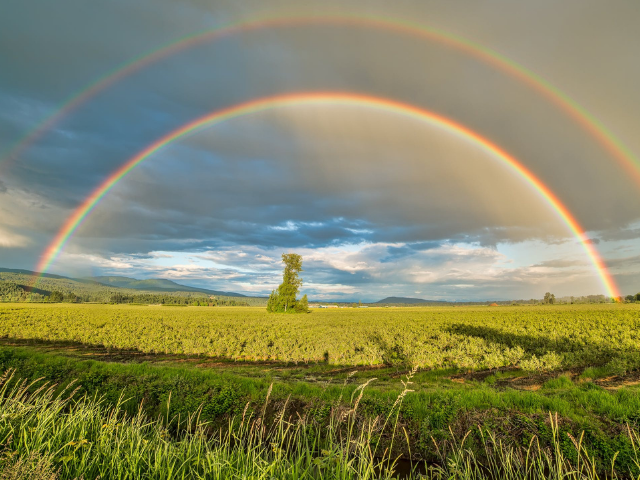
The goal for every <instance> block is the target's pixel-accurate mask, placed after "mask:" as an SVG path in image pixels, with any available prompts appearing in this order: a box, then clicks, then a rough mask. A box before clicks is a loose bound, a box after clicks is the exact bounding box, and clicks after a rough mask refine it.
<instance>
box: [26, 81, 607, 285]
mask: <svg viewBox="0 0 640 480" xmlns="http://www.w3.org/2000/svg"><path fill="white" fill-rule="evenodd" d="M311 104H332V105H336V104H337V105H355V106H361V107H369V108H377V109H379V110H383V111H387V112H395V113H398V114H402V115H405V116H408V117H411V118H414V119H417V120H421V121H426V122H428V123H430V124H433V125H436V126H439V127H441V128H444V129H446V130H448V131H450V132H453V133H456V134H458V135H459V136H461V137H462V138H464V139H466V140H470V141H472V142H473V143H475V144H476V145H478V146H480V147H482V148H483V149H485V150H486V151H488V152H489V153H491V154H492V155H493V156H495V157H496V158H497V159H498V160H500V161H502V162H503V163H504V164H505V165H507V166H508V167H509V168H511V169H512V171H514V172H515V173H517V174H518V175H519V176H520V177H521V178H523V179H524V180H525V181H526V182H527V183H528V184H529V185H531V187H533V188H534V189H535V190H536V191H537V192H538V193H539V194H540V195H541V196H542V198H543V199H544V200H545V201H546V202H547V203H548V204H549V205H550V206H551V207H552V208H553V210H554V211H555V212H556V214H557V215H558V217H559V218H560V219H561V220H562V221H563V222H564V223H565V224H566V225H567V227H568V228H569V230H570V231H571V232H572V234H573V235H574V236H575V237H576V238H577V239H578V241H579V242H580V244H581V245H582V247H583V248H584V250H585V252H586V253H587V256H588V258H589V260H590V261H591V263H592V264H593V266H594V267H595V269H596V272H597V273H598V276H599V278H600V280H601V282H602V285H603V286H604V288H605V290H606V292H607V294H608V295H609V296H611V297H613V298H617V297H619V296H620V294H619V290H618V287H617V285H616V283H615V281H614V279H613V278H612V277H611V275H610V274H609V272H608V270H607V267H606V265H605V263H604V261H603V259H602V257H601V256H600V253H599V252H598V251H597V250H596V248H595V247H594V245H593V244H592V242H590V241H589V239H588V238H587V236H586V234H585V233H584V229H583V228H582V227H581V226H580V224H579V223H578V221H577V219H576V218H575V217H574V216H573V215H572V214H571V212H570V211H569V209H568V208H567V207H566V206H565V205H564V204H563V203H562V202H561V201H560V199H559V198H558V197H557V196H556V195H555V194H554V193H553V192H552V191H551V190H550V189H549V187H547V186H546V185H545V184H544V183H543V182H542V181H541V180H540V179H539V178H538V177H536V176H535V175H534V174H533V173H532V172H531V171H530V170H528V169H527V168H526V167H525V166H524V165H523V164H522V163H521V162H519V161H518V160H516V159H515V158H514V157H513V156H511V155H510V154H508V153H507V152H506V151H504V150H503V149H502V148H500V147H499V146H497V145H495V144H494V143H493V142H491V141H490V140H488V139H487V138H485V137H483V136H481V135H480V134H478V133H476V132H474V131H473V130H471V129H469V128H468V127H466V126H464V125H461V124H459V123H457V122H455V121H453V120H451V119H449V118H446V117H444V116H441V115H439V114H436V113H433V112H430V111H429V110H426V109H423V108H420V107H416V106H413V105H409V104H405V103H401V102H398V101H395V100H390V99H386V98H380V97H374V96H369V95H362V94H357V93H336V92H306V93H292V94H286V95H276V96H270V97H263V98H258V99H255V100H250V101H248V102H244V103H241V104H237V105H233V106H230V107H227V108H224V109H221V110H216V111H214V112H212V113H209V114H207V115H204V116H202V117H200V118H198V119H196V120H193V121H191V122H189V123H187V124H185V125H183V126H182V127H179V128H177V129H176V130H173V131H172V132H170V133H168V134H167V135H165V136H163V137H161V138H160V139H158V140H156V141H155V142H153V143H152V144H150V145H149V146H147V147H146V148H144V149H143V150H142V151H140V152H139V153H138V154H137V155H135V156H134V157H132V158H131V159H129V160H128V161H127V162H126V163H124V164H123V165H122V166H121V167H120V168H118V169H117V170H116V171H115V172H113V173H112V174H111V175H110V176H109V177H108V178H107V179H106V180H105V181H104V182H103V183H102V184H100V185H99V186H98V187H97V188H96V189H95V190H93V192H92V193H91V194H90V195H89V196H88V197H87V198H86V199H85V200H84V201H83V202H82V204H81V205H80V206H78V207H77V208H76V210H75V211H74V212H73V213H72V215H71V216H70V217H69V218H68V219H67V220H66V221H65V223H64V225H63V226H62V228H61V229H60V231H59V232H58V233H57V234H56V236H55V237H54V239H53V240H52V241H51V243H50V244H49V245H48V246H47V248H46V249H45V250H44V252H43V254H42V256H41V258H40V261H39V262H38V265H37V267H36V272H39V273H37V274H36V275H37V277H36V278H35V279H34V281H33V285H34V286H35V284H36V283H37V280H38V279H39V278H40V276H42V274H44V273H45V272H46V271H47V270H48V268H49V267H50V266H51V264H52V263H53V261H54V260H55V259H56V258H57V256H58V255H59V254H60V252H61V251H62V249H63V248H64V247H65V245H66V243H67V242H68V240H69V239H70V238H71V236H72V235H73V233H74V232H75V231H76V230H77V228H78V227H79V226H80V225H81V224H82V222H83V221H84V220H85V219H86V218H87V217H88V215H89V214H90V213H91V212H92V211H93V210H94V208H95V207H96V206H97V205H98V203H99V202H100V200H101V199H102V198H104V196H105V195H106V194H107V193H108V192H109V191H110V190H111V189H112V188H113V187H114V186H115V185H116V184H117V183H118V182H119V181H120V180H122V179H123V178H124V177H125V176H126V175H127V174H128V173H129V172H131V171H132V170H133V169H134V168H135V167H136V166H137V165H139V164H140V163H141V162H143V161H144V160H145V159H147V158H148V157H149V156H151V155H152V154H154V153H155V152H157V151H158V150H160V149H162V148H163V147H165V146H167V145H169V144H170V143H172V142H174V141H177V140H179V139H181V138H183V137H185V136H186V135H189V134H191V133H193V132H195V131H197V130H199V129H201V128H203V127H206V126H210V125H212V124H215V123H220V122H222V121H225V120H229V119H232V118H236V117H240V116H243V115H248V114H251V113H255V112H260V111H264V110H269V109H273V108H277V107H284V106H289V105H311Z"/></svg>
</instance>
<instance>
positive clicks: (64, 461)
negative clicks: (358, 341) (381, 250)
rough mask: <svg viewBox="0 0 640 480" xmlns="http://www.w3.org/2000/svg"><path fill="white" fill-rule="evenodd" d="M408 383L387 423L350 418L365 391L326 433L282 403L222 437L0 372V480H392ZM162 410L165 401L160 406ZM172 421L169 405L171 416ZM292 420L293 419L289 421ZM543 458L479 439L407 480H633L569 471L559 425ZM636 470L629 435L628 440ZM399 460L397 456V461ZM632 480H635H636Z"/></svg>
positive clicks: (219, 430) (576, 467)
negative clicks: (478, 451) (477, 446)
mask: <svg viewBox="0 0 640 480" xmlns="http://www.w3.org/2000/svg"><path fill="white" fill-rule="evenodd" d="M410 382H411V375H409V376H408V378H407V379H406V381H405V382H404V390H403V392H402V393H401V394H400V396H399V397H398V399H397V401H396V403H395V404H394V406H393V408H392V409H391V411H390V412H388V414H387V415H385V416H384V417H383V418H373V419H366V418H364V417H363V416H360V415H358V406H359V404H360V400H361V399H362V397H363V395H364V393H365V387H366V385H362V386H361V388H359V389H358V390H357V391H356V394H357V396H356V395H355V394H354V396H353V397H352V398H351V402H350V405H349V406H348V407H344V406H343V407H341V406H340V405H339V404H336V406H335V408H334V411H333V412H332V415H331V416H330V420H329V421H328V424H324V425H318V424H316V423H315V422H313V421H312V420H311V419H309V418H307V417H306V416H305V414H304V413H303V412H295V409H292V408H290V405H289V404H288V401H287V402H284V403H283V404H280V405H277V406H276V405H272V404H270V403H269V398H268V397H267V399H266V401H265V403H264V405H261V406H252V405H250V404H247V405H246V407H245V409H244V411H243V412H242V414H241V415H238V416H237V417H233V418H230V419H229V421H228V423H227V424H226V425H225V426H224V427H214V426H213V425H211V424H208V423H206V422H203V421H201V420H200V416H199V412H198V411H196V412H194V413H193V414H192V415H190V416H188V417H186V418H184V417H183V418H181V417H180V416H174V417H171V416H170V415H166V416H163V417H160V418H158V419H155V420H153V419H148V418H146V417H145V416H144V415H143V414H142V413H141V412H142V409H140V410H139V413H138V414H137V415H129V414H127V413H126V412H125V411H124V409H123V408H122V405H121V404H116V405H115V406H112V407H108V406H106V405H105V404H103V403H101V401H100V400H99V399H96V398H90V397H86V396H85V397H80V398H77V397H78V395H77V390H76V389H74V388H73V386H71V387H67V389H66V390H64V391H63V392H62V393H55V391H56V389H55V387H54V386H53V385H50V384H47V383H44V382H38V381H36V382H32V383H27V382H26V381H24V380H20V379H18V378H16V376H15V375H14V372H12V371H9V372H6V373H5V374H4V375H3V376H2V377H1V378H0V444H1V447H2V454H1V456H0V479H7V480H8V479H16V480H17V479H42V480H45V479H46V480H54V479H80V478H83V479H85V480H89V479H97V478H101V479H141V478H144V479H205V478H206V479H228V478H238V479H320V478H322V479H326V478H329V479H344V480H348V479H390V478H395V476H396V475H397V474H396V471H397V466H398V462H397V458H396V457H397V452H398V448H395V449H394V442H406V445H407V446H408V445H410V438H409V436H408V434H407V432H406V431H404V429H403V428H402V426H399V421H398V418H399V417H398V411H399V408H400V406H401V404H402V401H403V399H404V397H405V396H406V395H407V394H409V392H410V389H409V388H408V387H409V385H410ZM168 403H170V400H169V401H168ZM167 410H170V404H169V405H168V407H167ZM292 411H293V412H294V413H290V412H292ZM550 421H551V425H552V428H553V429H554V430H553V431H554V442H553V445H554V446H552V447H551V448H543V447H541V446H540V444H539V443H538V442H537V441H536V439H535V437H534V439H532V441H531V442H530V444H529V446H528V447H526V448H523V447H517V446H514V445H505V444H503V443H502V442H501V441H500V440H499V439H498V438H497V437H496V436H495V435H494V434H493V433H491V432H489V431H487V430H486V429H483V428H481V427H479V430H478V432H479V433H480V437H481V442H482V445H483V448H484V451H483V452H482V455H477V454H476V453H474V450H472V449H470V448H467V444H466V442H467V441H468V440H467V439H468V438H469V437H468V436H465V437H464V438H463V439H461V440H457V439H455V438H454V437H453V435H452V438H451V440H450V441H449V442H447V444H446V445H444V446H442V445H438V444H436V443H435V442H434V449H436V451H437V452H438V454H439V457H440V462H439V465H432V466H429V467H428V468H427V467H425V466H424V465H415V466H414V468H413V470H412V471H411V472H409V473H408V474H407V477H406V478H419V477H426V478H431V479H437V480H444V479H494V480H495V479H502V478H506V479H531V480H536V479H543V478H544V479H547V478H552V479H570V480H573V479H575V480H578V479H585V480H592V479H593V480H595V479H599V478H604V476H605V475H607V473H608V475H609V477H610V478H622V477H623V476H624V478H630V477H631V473H630V472H624V475H623V474H622V473H621V472H618V471H616V469H615V457H613V458H612V459H611V466H610V468H608V469H607V470H606V471H604V472H603V469H602V468H601V466H597V465H596V464H595V461H594V460H593V458H592V457H591V456H590V455H589V453H588V452H587V450H586V449H585V448H584V446H583V445H582V439H581V438H578V439H572V441H573V443H574V447H575V449H576V455H575V456H574V457H572V458H573V461H570V460H569V459H568V458H566V457H565V456H564V455H563V453H562V450H561V449H560V439H559V438H558V436H559V433H558V432H559V430H558V420H557V418H555V417H551V418H550ZM628 434H629V436H630V439H631V443H632V445H633V449H634V452H635V455H636V456H635V458H636V466H638V467H640V465H638V452H639V451H640V449H639V448H638V445H639V440H640V439H639V437H638V434H637V432H634V431H633V430H631V429H629V431H628ZM394 452H395V453H394ZM636 478H640V477H636Z"/></svg>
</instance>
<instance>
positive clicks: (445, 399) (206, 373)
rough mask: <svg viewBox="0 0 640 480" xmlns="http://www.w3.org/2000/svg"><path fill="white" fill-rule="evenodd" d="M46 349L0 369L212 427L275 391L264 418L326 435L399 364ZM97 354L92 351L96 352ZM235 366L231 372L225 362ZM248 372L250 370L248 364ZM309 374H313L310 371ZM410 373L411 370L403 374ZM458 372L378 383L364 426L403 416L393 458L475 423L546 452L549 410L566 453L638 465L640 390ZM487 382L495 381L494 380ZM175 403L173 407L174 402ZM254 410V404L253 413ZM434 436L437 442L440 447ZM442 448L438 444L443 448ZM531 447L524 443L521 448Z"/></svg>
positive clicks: (150, 414)
mask: <svg viewBox="0 0 640 480" xmlns="http://www.w3.org/2000/svg"><path fill="white" fill-rule="evenodd" d="M43 348H45V347H43V346H42V345H38V346H31V347H15V346H1V347H0V371H1V370H4V369H7V368H14V369H16V371H18V372H20V375H21V376H23V377H25V378H28V379H29V380H30V381H34V380H36V379H38V378H45V379H47V380H50V381H52V382H54V383H57V384H58V386H57V387H56V389H55V390H54V393H56V394H57V393H58V392H59V391H61V390H63V389H64V388H67V387H68V385H69V382H70V381H71V379H77V388H78V389H79V390H78V395H85V396H87V398H94V397H99V398H101V405H102V406H103V407H104V408H115V407H116V406H117V408H118V409H119V411H121V412H123V413H125V414H127V415H129V416H131V417H133V416H135V415H137V414H138V413H139V412H141V413H142V414H143V416H144V417H145V418H151V419H156V418H167V416H170V415H175V416H179V417H180V418H187V417H188V416H189V415H192V414H193V412H196V411H197V412H198V415H199V419H200V421H202V422H206V423H207V425H209V426H210V427H211V428H214V427H215V428H218V429H219V428H223V427H224V426H225V425H226V424H227V423H228V421H229V419H230V418H234V417H237V416H241V415H242V413H243V412H245V413H247V412H249V413H251V414H254V415H255V414H259V413H260V412H261V411H262V406H263V405H264V404H265V403H266V399H267V396H268V397H269V407H268V408H267V409H266V411H265V412H264V416H265V419H266V421H269V422H273V421H274V420H275V419H276V418H277V417H278V412H279V411H280V410H281V409H282V408H283V406H284V405H285V404H286V410H287V415H289V416H292V417H294V418H298V416H300V417H304V418H306V419H307V420H308V421H310V422H312V423H313V425H315V426H316V427H317V428H319V429H320V431H322V432H324V431H325V429H326V428H327V427H328V425H330V423H331V421H332V418H333V416H332V415H333V414H334V412H335V411H336V409H338V410H340V409H341V410H343V411H344V410H348V408H349V405H350V399H352V398H357V396H358V394H359V391H358V390H357V389H358V387H359V385H362V384H364V383H365V382H368V381H370V380H371V379H372V378H373V377H374V376H376V375H378V374H383V376H385V375H391V373H392V372H396V369H395V368H394V367H391V368H387V369H373V370H365V371H360V372H358V373H357V374H352V373H353V372H354V370H353V369H352V370H350V372H352V373H349V371H347V372H343V371H342V370H340V372H341V373H339V374H336V377H335V378H333V379H332V378H331V377H330V376H328V374H327V373H326V371H324V370H323V369H324V368H326V366H322V365H321V366H319V367H318V369H316V367H314V366H310V367H308V368H307V370H311V371H313V372H314V375H317V376H318V378H319V381H316V382H308V381H304V380H287V379H284V378H282V377H281V378H280V379H279V380H274V378H273V377H272V376H270V373H269V372H271V370H268V371H267V372H265V371H264V369H265V368H267V369H274V368H275V369H276V370H277V369H278V368H285V365H280V366H277V365H268V366H263V367H262V369H263V370H262V372H263V374H262V376H261V375H259V372H260V371H261V370H260V368H261V367H259V366H257V365H246V366H242V365H236V364H234V363H233V362H231V363H229V364H225V365H222V366H219V367H218V368H209V369H205V368H200V367H198V366H197V365H199V364H197V363H196V364H191V363H189V362H185V361H184V360H185V359H184V358H183V357H178V358H176V359H175V361H174V362H171V361H169V360H168V358H167V357H166V356H161V357H160V359H161V360H160V361H159V362H158V363H157V364H154V363H151V362H146V363H120V362H114V361H110V362H104V361H96V360H83V359H82V358H86V357H84V355H83V354H82V351H77V350H75V349H74V350H71V351H69V352H68V353H67V355H64V354H63V353H64V352H65V350H64V349H63V348H61V347H59V348H58V350H56V352H57V353H53V352H52V351H51V350H49V349H45V350H44V351H43V350H42V349H43ZM90 351H91V350H90ZM226 365H229V368H226ZM244 368H246V369H247V370H248V374H247V375H246V376H245V375H243V369H244ZM290 368H291V369H292V370H293V371H294V373H295V375H296V376H298V375H299V376H301V377H303V378H305V377H308V372H307V371H306V370H305V368H306V367H302V366H299V367H296V366H290ZM305 372H306V373H305ZM405 373H406V372H405ZM458 374H459V371H458V370H451V369H449V370H444V371H419V372H417V373H416V374H415V375H414V376H413V378H412V382H413V383H412V384H411V385H410V389H411V390H415V391H414V392H411V393H410V394H409V395H407V396H406V398H404V399H403V401H402V404H401V405H400V407H399V408H397V409H396V410H394V407H393V405H394V403H395V401H396V399H397V398H398V395H400V394H401V392H402V391H403V387H402V384H401V383H400V380H401V378H402V376H398V377H395V378H391V379H390V380H389V381H388V382H386V383H385V382H380V381H379V380H378V379H376V380H373V381H370V383H369V384H368V386H367V390H366V391H367V395H365V396H364V397H362V398H361V399H360V401H359V405H358V409H357V415H356V417H357V422H358V423H359V424H361V425H362V424H366V423H367V422H371V421H374V419H376V418H386V417H387V416H388V415H390V414H391V413H393V412H395V417H394V418H395V420H394V424H396V425H398V431H397V433H398V434H401V435H402V437H404V435H405V432H406V436H407V437H408V441H407V440H406V439H404V438H401V439H400V440H401V441H398V440H397V439H396V441H395V443H393V444H392V443H391V439H390V438H389V437H388V436H385V437H383V438H382V444H384V445H385V448H386V447H393V453H394V456H395V455H402V457H403V458H405V459H408V458H414V459H422V460H427V461H429V462H440V458H439V456H438V455H439V454H438V449H446V448H447V447H446V444H447V442H449V441H451V435H452V433H453V435H454V436H455V437H456V438H461V437H464V436H465V434H466V433H467V432H469V431H472V432H476V430H477V426H478V425H481V426H482V427H483V428H487V429H489V431H491V432H492V434H493V435H496V436H497V439H498V440H499V441H502V442H504V443H505V444H509V443H514V442H516V443H518V444H520V443H522V441H523V439H526V441H527V442H528V441H530V440H531V439H532V438H534V437H535V438H537V441H538V442H539V443H540V444H541V445H542V446H543V447H544V448H551V445H552V444H553V432H552V429H551V428H550V427H549V422H548V417H547V415H548V412H554V413H555V412H557V414H558V415H559V424H558V428H559V430H560V432H561V435H562V437H563V438H564V439H565V440H566V441H565V442H564V443H563V444H562V445H561V447H562V449H563V454H564V455H566V456H569V454H570V452H572V451H573V450H574V447H573V446H572V444H571V443H570V442H569V441H568V438H569V437H568V435H572V436H574V438H575V437H577V436H579V435H580V434H581V432H586V433H585V437H584V441H583V443H584V445H585V446H586V447H588V448H589V451H590V452H591V456H592V457H593V458H594V461H595V463H596V464H597V465H598V469H599V471H602V470H603V469H605V468H606V465H607V464H608V462H609V458H610V456H611V454H612V452H615V451H619V452H621V453H620V454H619V456H618V459H617V462H618V464H619V465H620V468H622V469H623V470H625V471H626V470H629V469H631V468H633V465H634V458H633V456H632V453H631V450H630V443H629V437H628V435H627V434H626V433H625V431H626V425H627V424H629V425H631V426H632V427H633V426H635V425H636V424H637V422H638V421H639V420H640V416H639V415H638V413H637V412H639V411H640V393H639V391H638V390H637V389H636V388H624V387H623V388H620V389H617V390H613V391H608V390H605V389H603V388H601V387H599V386H597V385H595V384H593V383H591V382H587V381H582V380H580V378H579V376H575V377H574V380H571V379H570V378H569V377H568V376H559V377H557V378H549V379H547V380H546V382H545V383H544V384H543V385H542V388H540V389H539V390H536V391H527V390H516V389H513V388H502V387H499V386H498V385H497V384H494V385H489V384H487V383H486V382H484V381H473V380H472V381H469V382H465V383H462V384H461V383H456V382H452V381H451V380H450V379H449V378H447V377H451V376H455V375H458ZM493 375H494V376H497V377H500V378H501V380H500V381H502V380H504V379H505V378H506V379H509V378H516V379H518V378H520V377H518V376H514V375H513V374H512V373H510V372H504V374H503V373H502V372H495V373H494V374H493ZM487 378H488V377H487ZM168 405H169V406H170V409H167V406H168ZM245 409H247V410H245ZM475 436H477V432H476V433H475V434H473V435H471V436H469V437H468V439H467V444H466V448H467V449H468V450H470V451H472V452H473V453H474V455H478V456H480V457H484V456H485V455H486V454H485V453H483V448H484V447H483V443H482V442H480V441H479V440H478V439H477V438H475ZM434 441H435V444H434ZM436 446H437V448H436ZM520 446H524V445H520Z"/></svg>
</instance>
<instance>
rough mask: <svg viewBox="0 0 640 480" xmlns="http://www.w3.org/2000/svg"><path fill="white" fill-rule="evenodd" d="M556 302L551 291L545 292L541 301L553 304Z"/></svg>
mask: <svg viewBox="0 0 640 480" xmlns="http://www.w3.org/2000/svg"><path fill="white" fill-rule="evenodd" d="M555 302H556V296H555V295H554V294H553V293H549V292H547V293H545V294H544V298H543V299H542V303H547V304H549V305H553V304H554V303H555Z"/></svg>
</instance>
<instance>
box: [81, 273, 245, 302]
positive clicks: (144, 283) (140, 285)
mask: <svg viewBox="0 0 640 480" xmlns="http://www.w3.org/2000/svg"><path fill="white" fill-rule="evenodd" d="M82 280H85V281H86V280H89V281H94V282H98V283H101V284H103V285H107V286H110V287H119V288H129V289H132V290H144V291H147V292H197V293H205V294H207V295H219V296H224V297H246V295H242V294H241V293H233V292H220V291H217V290H208V289H206V288H198V287H189V286H187V285H181V284H179V283H176V282H174V281H173V280H166V279H164V278H151V279H149V280H138V279H136V278H130V277H118V276H101V277H87V278H84V279H82Z"/></svg>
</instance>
